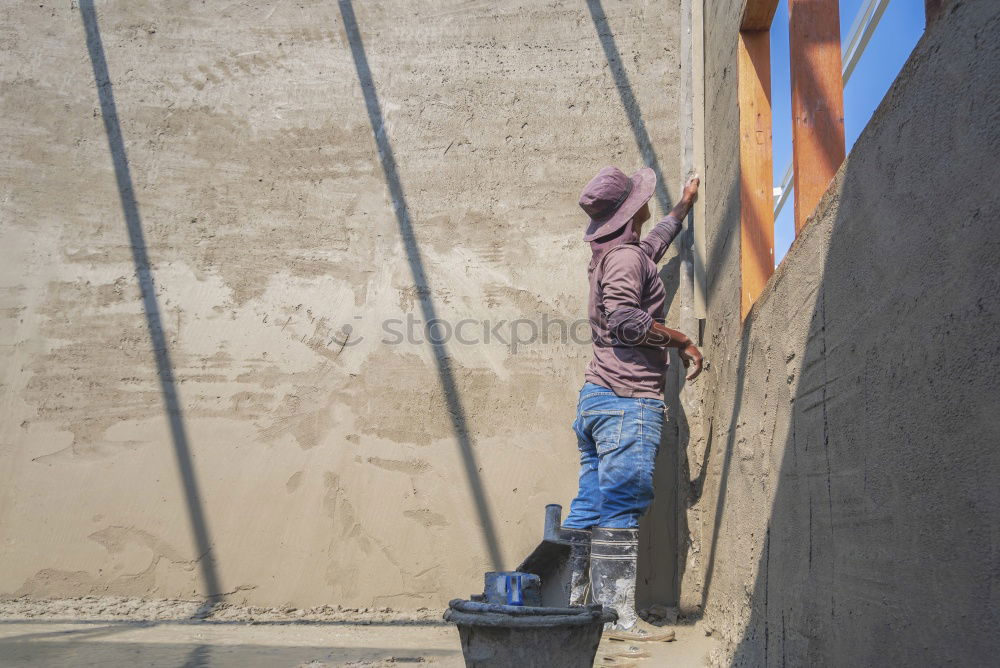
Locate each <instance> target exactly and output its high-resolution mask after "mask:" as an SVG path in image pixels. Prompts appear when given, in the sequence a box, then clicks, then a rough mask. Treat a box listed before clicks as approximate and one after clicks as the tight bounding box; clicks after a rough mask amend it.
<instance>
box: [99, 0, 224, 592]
mask: <svg viewBox="0 0 1000 668" xmlns="http://www.w3.org/2000/svg"><path fill="white" fill-rule="evenodd" d="M80 15H81V17H82V19H83V27H84V30H85V31H86V35H87V52H88V53H89V54H90V64H91V66H92V67H93V70H94V83H95V84H96V86H97V95H98V98H99V99H100V104H101V117H102V118H103V120H104V130H105V132H106V134H107V137H108V148H109V150H110V151H111V160H112V163H113V164H114V169H115V180H116V181H117V185H118V195H119V198H120V200H121V206H122V213H123V214H124V216H125V227H126V229H127V230H128V237H129V246H130V247H131V249H132V262H133V264H134V265H135V274H136V278H137V279H138V281H139V291H140V294H141V296H142V307H143V312H144V313H145V316H146V328H147V329H148V330H149V338H150V343H151V345H152V348H153V355H154V357H155V359H156V373H157V376H158V377H159V380H160V391H161V393H162V395H163V405H164V409H165V410H166V413H167V420H168V422H169V424H170V435H171V439H172V441H173V446H174V456H175V458H176V461H177V469H178V472H179V473H180V476H181V484H182V485H183V487H184V500H185V502H186V505H187V512H188V520H189V521H190V523H191V531H192V533H193V534H194V542H195V549H196V551H197V560H198V564H199V567H200V569H201V576H202V579H203V581H204V587H205V594H206V596H207V597H209V598H211V597H217V596H220V595H221V593H222V588H221V586H220V584H219V575H218V571H217V568H216V563H215V557H214V556H213V555H212V541H211V539H210V538H209V531H208V525H207V522H206V520H205V513H204V510H203V508H202V501H201V492H200V491H199V488H198V479H197V476H196V475H195V471H194V464H193V462H192V460H191V448H190V446H189V443H188V436H187V430H186V428H185V426H184V417H183V414H182V412H181V406H180V401H179V399H178V396H177V383H176V381H175V379H174V373H173V367H172V365H171V362H170V351H169V349H168V346H167V338H166V335H165V334H164V331H163V319H162V318H161V316H160V306H159V304H158V303H157V299H156V286H155V283H154V280H153V270H152V267H151V266H150V262H149V254H148V252H147V250H146V240H145V235H144V234H143V229H142V218H141V217H140V216H139V205H138V203H137V202H136V198H135V188H134V186H133V184H132V173H131V170H130V169H129V164H128V157H127V156H126V153H125V141H124V139H123V137H122V129H121V123H120V122H119V120H118V110H117V107H116V106H115V96H114V91H113V90H112V85H111V76H110V74H109V73H108V64H107V60H106V58H105V56H104V45H103V43H102V42H101V32H100V29H99V27H98V22H97V12H96V11H95V9H94V2H93V0H80Z"/></svg>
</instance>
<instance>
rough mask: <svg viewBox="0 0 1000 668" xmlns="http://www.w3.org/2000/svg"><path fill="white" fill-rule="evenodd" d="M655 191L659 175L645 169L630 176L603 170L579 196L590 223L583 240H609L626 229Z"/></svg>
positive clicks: (614, 168) (613, 169) (606, 169)
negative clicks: (625, 226) (613, 233)
mask: <svg viewBox="0 0 1000 668" xmlns="http://www.w3.org/2000/svg"><path fill="white" fill-rule="evenodd" d="M655 188H656V174H655V173H654V172H653V170H652V169H650V168H649V167H643V168H642V169H640V170H639V171H637V172H636V173H635V174H633V175H632V176H631V177H628V176H626V175H625V172H623V171H622V170H620V169H618V168H617V167H604V168H603V169H601V171H599V172H597V176H595V177H594V178H592V179H591V180H590V183H588V184H587V187H585V188H584V189H583V192H582V193H581V194H580V208H581V209H583V210H584V211H585V212H586V214H587V215H588V216H590V220H589V221H587V231H586V232H585V233H584V235H583V240H584V241H593V240H594V239H599V238H601V237H606V236H608V235H609V234H611V233H612V232H616V231H617V230H619V229H621V228H622V227H624V225H625V223H627V222H628V221H630V220H632V216H634V215H635V214H636V212H637V211H638V210H639V209H641V208H642V205H643V204H645V203H646V202H648V201H649V198H650V197H652V196H653V190H654V189H655Z"/></svg>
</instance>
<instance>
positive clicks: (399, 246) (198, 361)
mask: <svg viewBox="0 0 1000 668" xmlns="http://www.w3.org/2000/svg"><path fill="white" fill-rule="evenodd" d="M678 15H679V10H678V8H677V5H676V4H674V3H671V2H665V3H623V2H617V1H616V0H605V1H604V2H603V6H602V3H601V2H599V1H598V0H587V1H585V0H580V1H574V2H568V1H567V2H547V3H537V2H521V3H519V2H494V3H469V2H461V1H458V0H450V1H444V0H442V1H438V2H408V1H391V2H379V3H369V2H357V3H354V4H353V5H352V4H351V3H350V2H343V1H342V2H339V3H338V2H327V1H318V0H305V1H301V2H291V3H287V2H239V3H216V2H209V3H204V2H187V1H182V0H174V1H171V2H152V1H140V2H133V1H128V2H126V1H124V0H107V1H98V2H97V3H93V2H91V1H90V0H77V1H76V2H58V3H54V2H47V1H44V2H43V1H41V0H40V1H39V2H34V3H5V4H4V6H3V8H2V9H0V49H2V50H3V53H4V58H3V59H2V60H0V82H2V86H3V89H4V95H3V96H2V99H0V110H2V121H0V123H2V126H0V127H2V132H0V150H2V155H3V160H2V161H0V173H2V178H0V182H2V184H3V185H2V189H3V193H2V194H3V196H2V200H0V221H2V225H0V244H2V248H3V258H4V261H3V262H2V263H0V288H2V292H0V309H2V310H0V331H2V336H3V343H4V346H3V348H2V353H0V354H2V357H0V359H2V363H0V383H2V384H0V526H2V527H3V541H2V543H0V563H2V565H3V567H2V568H0V592H2V593H3V594H4V595H6V596H19V595H32V596H76V595H83V594H105V593H107V594H118V595H129V596H132V595H138V596H153V597H198V596H204V595H210V594H219V593H223V592H228V593H229V594H230V596H229V600H234V601H246V602H249V603H252V604H255V605H283V604H291V605H296V606H306V605H316V604H323V603H330V604H341V605H345V606H377V607H384V606H391V607H394V608H397V609H407V608H411V609H412V608H416V607H419V606H425V605H441V604H442V603H443V602H445V601H447V600H448V599H449V598H451V597H452V596H455V595H466V594H468V593H469V592H471V591H475V590H476V589H477V588H478V587H480V586H481V577H482V572H483V571H485V570H488V569H491V568H494V567H506V568H511V567H513V566H515V565H516V564H517V560H518V559H519V558H521V557H522V556H524V555H525V554H526V553H527V551H528V550H529V549H530V548H531V547H532V546H533V545H534V543H535V542H536V541H537V539H538V537H539V535H540V531H541V519H542V517H541V515H542V507H543V505H544V504H545V503H547V502H551V501H562V502H563V503H568V502H569V500H570V498H571V497H572V494H573V492H574V489H575V476H576V471H575V469H576V458H577V454H576V447H575V440H574V437H573V435H572V432H571V431H570V428H569V425H570V423H571V421H572V416H573V412H574V408H575V402H576V394H577V390H578V388H579V385H580V383H581V382H582V371H583V367H584V365H585V363H586V361H587V358H588V355H589V346H588V345H587V344H586V343H584V344H582V345H581V344H578V343H574V342H573V341H571V340H566V341H561V340H560V329H559V326H558V325H553V326H552V328H551V329H550V330H549V332H550V334H549V336H550V338H549V340H548V342H544V341H540V340H536V341H534V342H533V343H530V344H528V343H526V344H523V345H521V346H520V347H519V348H518V349H517V350H516V351H515V350H513V347H512V346H511V345H510V344H509V339H510V336H509V332H510V330H509V323H510V322H511V321H513V320H518V319H526V320H530V321H532V322H535V323H538V324H541V322H542V321H541V319H542V317H543V316H545V317H547V318H548V320H549V321H552V320H560V321H563V322H566V323H569V324H572V323H573V322H574V321H576V320H577V319H579V318H583V317H585V285H586V262H587V259H588V250H587V248H586V247H585V246H584V244H583V243H581V241H580V235H581V230H582V224H583V220H582V217H581V212H580V210H579V209H578V207H577V204H576V199H577V196H578V194H579V191H580V189H581V187H582V186H583V184H584V183H585V182H586V181H587V180H588V179H589V178H590V176H591V175H592V174H593V173H594V172H595V171H596V170H597V169H598V168H599V167H601V166H603V165H604V164H608V163H611V164H617V165H619V166H621V167H622V168H623V169H635V168H637V167H639V166H640V165H642V164H644V163H651V162H653V161H654V160H655V161H656V164H658V165H659V168H660V171H661V174H662V175H663V176H664V177H665V181H664V183H663V187H662V188H661V190H660V191H658V194H657V197H656V201H655V206H654V209H656V210H657V211H660V210H662V209H663V208H664V207H666V206H670V205H671V204H672V200H671V197H672V196H671V193H673V192H676V188H677V186H678V184H679V181H680V163H679V156H680V147H679V139H678V131H677V117H678V98H679V93H678V88H677V79H678V76H677V72H678V68H679V55H678V30H679V19H678ZM88 35H89V37H88ZM95 76H96V84H97V85H95ZM669 262H670V258H668V259H667V263H668V265H669ZM670 266H674V265H670ZM141 287H144V288H145V289H144V291H143V290H141ZM431 316H435V317H439V318H443V319H445V320H447V321H448V322H450V323H451V325H452V326H453V327H454V325H455V324H456V323H457V322H458V321H461V320H463V319H471V320H472V321H473V323H474V324H473V325H472V326H467V328H466V329H464V330H463V335H464V339H465V340H466V341H468V340H475V341H478V343H476V344H475V345H465V344H463V343H461V342H459V341H457V340H456V339H455V338H454V332H452V334H453V336H452V337H451V338H450V339H448V340H447V341H444V342H441V343H440V344H439V345H432V344H429V343H427V342H426V341H424V342H419V343H412V344H411V343H407V342H405V341H404V342H402V343H399V344H398V345H390V344H387V343H384V342H383V338H389V339H393V338H396V337H394V336H389V337H386V336H385V334H384V331H383V323H385V322H387V321H389V320H393V319H397V320H401V321H403V322H405V321H406V319H407V317H411V318H413V319H416V320H419V321H422V322H423V323H426V321H427V320H428V319H429V317H431ZM487 321H488V322H489V323H490V328H491V330H492V328H493V327H494V326H496V325H497V324H498V323H501V322H505V323H508V324H507V325H505V326H503V327H501V329H500V330H499V332H500V335H501V336H502V337H503V338H504V341H507V343H505V342H504V341H498V340H497V339H496V337H495V336H491V338H490V340H489V342H485V341H484V334H483V331H482V327H483V323H484V322H487ZM348 327H349V328H350V329H349V330H348V329H347V328H348ZM390 327H392V328H393V329H394V330H395V331H399V325H398V324H391V325H390ZM520 327H521V329H520V330H519V333H520V334H519V335H520V336H521V337H527V336H528V335H529V334H530V332H531V329H530V325H527V324H522V325H520ZM420 329H421V328H420V327H416V328H415V330H416V332H417V333H418V334H420V333H421V332H420ZM436 331H437V330H436ZM577 331H580V330H577ZM584 332H585V330H584ZM583 337H584V339H586V334H585V333H584V334H583ZM422 338H424V337H422ZM154 349H156V350H157V351H158V354H156V355H154V352H153V350H154ZM664 470H667V469H664ZM659 512H660V513H661V515H662V514H663V513H664V512H666V511H664V510H662V509H661V510H660V511H659ZM647 540H652V539H650V538H647ZM649 549H650V548H647V558H646V565H645V567H644V568H645V569H646V571H645V580H646V583H645V585H644V586H645V590H644V591H645V593H644V595H645V596H646V597H647V598H656V597H657V596H659V597H661V598H662V597H663V596H668V595H670V593H671V592H673V593H674V594H676V591H675V588H674V580H673V578H674V577H675V573H674V567H673V555H668V557H667V558H666V562H665V563H664V564H657V563H655V559H652V558H651V557H650V556H649V554H650V552H649Z"/></svg>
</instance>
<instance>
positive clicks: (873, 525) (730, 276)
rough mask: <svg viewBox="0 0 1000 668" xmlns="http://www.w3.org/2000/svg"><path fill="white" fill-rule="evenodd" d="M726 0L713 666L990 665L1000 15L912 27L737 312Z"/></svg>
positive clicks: (709, 496)
mask: <svg viewBox="0 0 1000 668" xmlns="http://www.w3.org/2000/svg"><path fill="white" fill-rule="evenodd" d="M741 9H742V7H741V3H740V2H731V3H706V20H705V25H706V40H705V44H706V56H707V60H706V96H707V100H706V119H707V122H706V126H707V129H708V132H707V136H708V137H709V145H708V151H707V159H708V162H709V164H708V174H707V179H708V180H709V181H710V183H711V184H712V191H713V192H716V193H726V192H729V193H730V196H729V197H728V198H724V197H720V198H719V199H715V198H713V199H712V200H711V201H709V202H708V203H707V209H708V229H707V233H708V234H707V237H708V240H709V245H708V250H709V258H710V262H709V264H708V268H709V278H710V284H709V285H710V299H709V314H708V330H709V335H708V338H709V344H708V345H707V346H706V353H707V356H708V357H709V358H710V359H711V360H712V369H711V370H710V373H709V375H708V377H707V380H708V382H709V385H708V386H707V387H708V391H707V393H706V406H705V413H706V416H707V419H708V425H707V430H708V433H709V435H710V438H709V443H708V448H709V457H708V463H707V467H708V472H707V477H706V479H705V488H704V494H703V495H702V497H701V500H700V501H699V504H698V506H699V509H698V510H699V512H700V521H697V522H694V523H692V532H693V539H694V540H696V541H698V542H699V543H700V545H701V550H700V553H701V555H702V562H703V564H704V568H703V569H702V571H701V573H700V578H701V593H702V600H703V602H704V606H705V612H704V614H705V618H706V622H707V623H708V624H709V625H710V626H713V627H714V628H715V629H716V630H717V635H720V636H722V637H723V638H724V639H725V640H727V641H728V643H729V645H728V649H727V650H725V651H722V652H719V653H718V654H717V655H716V656H715V660H716V663H718V664H720V665H754V666H762V665H786V664H788V665H804V664H823V665H890V664H891V665H903V664H920V665H938V664H943V663H959V664H963V665H980V664H986V663H989V662H990V661H991V660H992V657H994V656H995V655H996V652H997V650H998V649H1000V647H998V643H997V637H996V634H995V632H994V628H995V624H996V612H997V609H998V607H997V602H996V596H995V592H996V591H997V570H996V568H995V564H996V545H995V543H996V542H995V535H996V530H995V527H996V520H997V516H998V510H1000V509H998V502H1000V498H998V495H997V488H996V485H995V484H994V481H995V479H996V477H997V474H998V459H997V456H996V447H995V446H996V443H997V441H998V435H1000V423H998V420H997V414H996V411H995V410H994V406H995V404H996V379H997V378H998V376H1000V367H998V360H1000V356H998V354H997V353H998V352H1000V350H998V349H997V346H996V336H995V331H996V327H997V324H998V320H1000V309H998V302H997V299H996V295H997V294H998V292H997V289H998V287H1000V286H998V285H997V272H996V258H997V257H998V255H997V253H998V250H1000V238H998V234H997V228H996V225H995V224H994V222H993V221H995V220H996V218H997V215H998V213H1000V201H998V198H997V196H996V194H995V192H993V191H992V190H990V189H984V188H982V187H981V185H980V184H981V179H982V175H983V174H992V173H994V172H995V171H996V169H995V155H996V150H997V147H998V146H1000V136H998V133H997V128H998V127H1000V126H998V124H997V114H996V111H995V110H996V109H997V108H998V105H997V102H998V100H997V96H998V92H1000V88H998V86H997V82H996V77H995V76H994V74H993V73H994V72H996V69H997V66H998V64H1000V63H998V58H1000V40H998V39H997V35H998V34H1000V33H998V31H997V28H998V26H1000V13H998V10H997V7H996V6H995V5H993V4H991V3H954V5H953V6H952V9H951V10H950V11H949V12H948V16H947V18H946V19H944V20H942V21H941V22H939V23H938V24H936V25H935V26H933V27H932V28H931V29H929V30H928V32H927V33H926V34H925V35H924V37H923V39H922V41H921V42H920V43H919V44H918V45H917V47H916V48H915V50H914V52H913V54H912V55H911V57H910V60H909V62H908V63H907V64H906V66H905V67H904V68H903V71H902V72H901V74H900V75H899V77H898V79H897V81H896V83H895V84H894V86H893V87H892V88H891V89H890V91H889V93H888V94H887V96H886V98H885V99H884V100H883V102H882V104H881V105H880V107H879V108H878V110H877V111H876V112H875V114H874V116H873V118H872V119H871V121H870V122H869V124H868V126H867V128H866V129H865V131H864V132H863V133H862V135H861V137H860V138H859V139H858V141H857V143H856V145H855V147H854V149H853V151H852V153H851V154H850V155H849V157H848V160H847V161H846V163H845V164H844V165H843V166H842V168H841V169H840V171H839V173H838V175H837V177H836V179H835V180H834V182H833V183H832V184H831V187H830V190H829V191H828V193H827V195H826V197H825V198H824V199H823V201H822V202H821V203H820V205H819V207H818V208H817V210H816V212H815V213H814V214H813V216H812V217H811V219H810V221H809V223H808V225H807V227H806V229H805V231H804V232H803V233H802V234H800V236H799V238H798V239H797V240H796V241H795V243H794V244H793V246H792V248H791V250H790V251H789V253H788V255H787V256H786V257H785V259H784V260H783V262H782V264H781V266H780V267H779V268H778V270H777V272H776V274H775V276H774V277H773V278H772V280H771V282H770V283H769V285H768V288H767V289H766V290H765V292H764V294H762V295H761V297H760V299H759V300H758V302H757V304H756V305H755V307H754V309H753V310H752V312H751V313H750V315H749V316H748V318H747V321H746V323H745V324H744V325H742V326H741V324H740V322H739V291H738V289H739V274H738V250H739V239H738V229H739V226H738V223H739V209H738V178H739V173H738V166H737V164H736V162H737V154H736V146H737V145H738V144H737V136H736V128H737V126H738V125H737V123H736V113H737V109H736V90H735V74H736V73H735V70H734V68H735V54H734V46H735V44H736V34H737V30H738V25H739V14H740V11H741Z"/></svg>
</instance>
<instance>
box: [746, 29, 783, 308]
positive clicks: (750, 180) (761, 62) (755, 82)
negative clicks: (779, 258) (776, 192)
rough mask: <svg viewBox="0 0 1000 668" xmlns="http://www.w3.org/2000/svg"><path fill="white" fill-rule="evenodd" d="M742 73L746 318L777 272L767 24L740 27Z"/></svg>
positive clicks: (769, 41)
mask: <svg viewBox="0 0 1000 668" xmlns="http://www.w3.org/2000/svg"><path fill="white" fill-rule="evenodd" d="M737 79H738V82H737V88H738V96H739V107H740V277H741V278H740V285H741V287H740V316H741V318H745V317H746V315H747V313H749V312H750V307H751V306H753V303H754V301H755V300H756V299H757V297H759V296H760V293H761V292H762V291H763V290H764V286H765V285H766V284H767V279H768V278H770V277H771V274H772V273H773V272H774V211H773V209H772V207H773V204H774V196H773V195H772V190H773V185H772V184H773V183H774V180H773V179H774V174H773V165H772V160H771V36H770V33H769V32H768V31H767V30H754V31H747V30H744V31H741V32H740V36H739V43H738V46H737Z"/></svg>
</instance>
